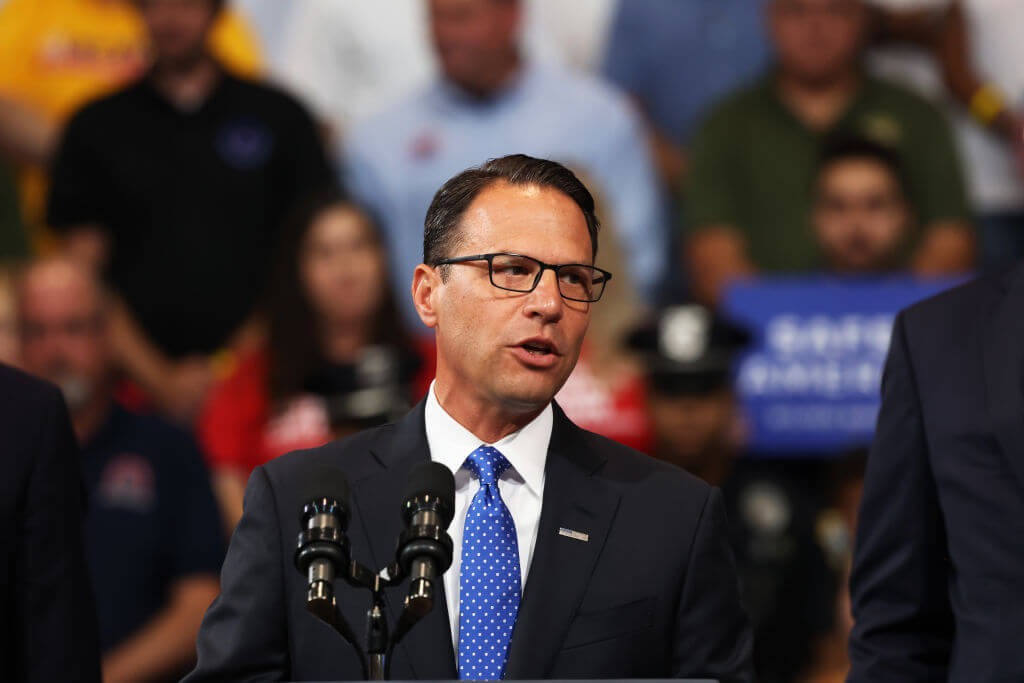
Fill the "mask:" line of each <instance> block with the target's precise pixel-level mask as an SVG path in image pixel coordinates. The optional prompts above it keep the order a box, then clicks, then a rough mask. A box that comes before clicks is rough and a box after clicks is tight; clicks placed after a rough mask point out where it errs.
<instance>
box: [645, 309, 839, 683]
mask: <svg viewBox="0 0 1024 683" xmlns="http://www.w3.org/2000/svg"><path fill="white" fill-rule="evenodd" d="M749 342H750V335H749V333H748V332H747V331H746V330H745V329H743V328H741V327H739V326H737V325H735V324H734V323H732V322H730V321H729V320H726V319H725V318H722V317H721V316H719V315H717V314H715V313H714V312H713V311H711V310H710V309H708V308H705V307H703V306H699V305H696V304H687V305H683V306H674V307H670V308H667V309H664V310H663V311H661V312H660V313H659V314H658V315H656V316H655V317H654V318H653V319H651V320H650V321H648V322H646V323H644V324H642V325H640V326H638V327H637V328H636V329H635V330H634V331H633V332H632V333H631V334H630V335H629V336H628V338H627V340H626V344H627V347H628V348H629V349H631V350H632V351H634V352H636V353H638V354H639V358H640V360H641V362H642V364H643V367H644V375H645V381H646V385H647V411H648V415H649V417H650V421H651V429H652V431H653V450H652V451H651V452H652V455H654V457H656V458H659V459H662V460H665V461H667V462H671V463H673V464H675V465H678V466H680V467H683V468H684V469H686V470H687V471H689V472H690V473H692V474H694V475H696V476H698V477H700V478H701V479H704V480H705V481H707V482H708V483H710V484H712V485H714V486H718V487H719V488H721V490H722V496H723V498H724V501H725V505H726V511H727V516H728V519H729V526H730V529H729V536H730V540H731V542H732V546H733V553H734V554H735V556H736V563H737V569H738V573H739V576H740V585H741V594H742V596H743V601H744V606H745V608H746V610H747V613H748V614H749V615H750V619H751V623H752V624H753V627H754V667H755V670H756V673H757V675H758V680H759V681H763V682H764V683H774V682H780V683H781V682H783V681H791V680H793V676H795V675H796V674H797V673H798V672H799V671H800V670H802V669H803V668H804V667H805V666H806V663H807V658H808V653H809V651H810V647H811V642H812V639H813V638H814V637H815V636H816V635H817V634H818V633H820V632H821V631H823V630H825V629H826V628H828V625H829V618H830V615H831V606H830V604H829V603H830V600H831V596H832V595H833V592H832V588H831V584H828V583H827V582H826V581H825V580H824V579H823V577H825V576H826V575H827V570H826V566H825V562H824V558H823V554H822V551H821V549H820V547H819V546H818V543H817V541H816V539H815V530H814V524H815V519H816V516H817V514H818V512H819V510H820V509H821V506H822V501H821V500H820V497H819V495H818V494H817V493H816V489H817V485H818V481H819V477H820V473H819V472H818V469H819V468H818V467H816V466H815V465H814V464H813V463H812V462H807V461H804V462H801V461H797V460H792V459H778V458H776V459H761V458H751V457H748V456H747V455H746V454H745V453H744V448H743V429H742V415H741V414H740V411H739V405H738V399H737V396H736V394H735V390H734V387H733V381H732V372H733V364H734V362H735V360H736V358H737V355H738V354H739V353H740V352H741V351H742V350H743V349H744V348H745V347H746V346H747V345H748V344H749Z"/></svg>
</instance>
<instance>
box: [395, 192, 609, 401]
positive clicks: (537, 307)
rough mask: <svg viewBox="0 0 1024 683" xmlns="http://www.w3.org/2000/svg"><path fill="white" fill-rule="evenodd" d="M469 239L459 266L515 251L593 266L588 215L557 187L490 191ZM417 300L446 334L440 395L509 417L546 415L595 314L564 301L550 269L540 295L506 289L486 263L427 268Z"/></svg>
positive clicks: (478, 205)
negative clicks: (496, 281) (478, 257)
mask: <svg viewBox="0 0 1024 683" xmlns="http://www.w3.org/2000/svg"><path fill="white" fill-rule="evenodd" d="M460 236H461V239H462V241H461V244H460V245H459V247H458V248H457V249H455V253H452V254H449V257H458V256H468V255H472V254H485V253H494V252H512V253H517V254H523V255H526V256H532V257H533V258H536V259H538V260H540V261H543V262H545V263H551V264H566V263H583V264H590V263H592V261H593V259H592V255H591V243H590V235H589V233H588V231H587V223H586V219H585V218H584V216H583V212H582V211H581V210H580V208H579V207H578V206H577V205H576V204H575V202H573V201H572V199H570V198H569V197H567V196H566V195H564V194H562V193H561V192H558V191H557V190H553V189H550V188H539V187H535V186H526V187H522V186H513V185H509V184H506V183H497V184H494V185H492V186H490V187H488V188H487V189H485V190H483V191H482V192H481V193H480V194H479V195H478V196H477V198H476V200H475V201H473V203H472V204H471V205H470V206H469V208H468V209H467V210H466V212H465V214H464V215H463V217H462V220H461V223H460ZM444 270H446V271H447V275H446V277H442V274H443V273H442V271H444ZM413 297H414V300H415V302H416V305H417V310H418V311H419V313H420V317H421V318H422V319H423V322H424V323H425V324H426V325H427V326H428V327H433V328H434V329H435V330H436V337H437V383H438V391H439V395H442V396H443V395H444V394H443V393H441V392H443V391H447V390H449V388H457V390H456V391H457V393H458V394H459V398H458V400H459V401H461V402H462V405H463V406H464V407H466V408H467V409H469V410H475V409H477V408H479V409H481V410H489V409H492V408H498V409H499V410H500V411H502V412H503V413H504V414H508V415H522V414H525V413H528V412H530V411H536V410H540V409H542V408H543V407H544V406H546V405H547V404H548V403H549V402H550V401H551V399H552V398H553V397H554V395H555V393H556V392H557V391H558V390H559V389H560V388H561V387H562V385H563V384H564V383H565V380H566V378H568V376H569V373H570V372H572V369H573V367H574V366H575V365H576V359H577V358H578V357H579V353H580V346H581V345H582V343H583V336H584V333H585V332H586V330H587V325H588V323H589V322H590V306H591V305H593V304H588V303H581V302H576V301H566V300H565V299H563V298H562V296H561V294H560V293H559V290H558V284H557V282H556V281H555V274H554V272H552V271H550V270H547V271H544V273H543V276H542V277H541V280H540V283H539V284H538V285H537V288H536V289H534V290H533V291H532V292H529V293H519V292H509V291H505V290H501V289H498V288H496V287H494V286H493V285H492V284H491V282H490V277H489V275H488V267H487V262H486V261H478V262H470V263H464V264H456V265H450V266H442V267H440V268H430V267H428V266H419V267H418V268H417V272H416V276H415V278H414V281H413ZM442 400H443V399H442Z"/></svg>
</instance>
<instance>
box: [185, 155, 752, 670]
mask: <svg viewBox="0 0 1024 683" xmlns="http://www.w3.org/2000/svg"><path fill="white" fill-rule="evenodd" d="M597 227H598V222H597V218H596V216H595V215H594V203H593V198H592V197H591V195H590V193H589V192H588V191H587V189H586V188H585V187H584V186H583V185H582V184H581V183H580V182H579V180H578V179H576V177H575V176H574V175H573V174H572V173H571V172H570V171H568V170H567V169H566V168H564V167H563V166H561V165H559V164H557V163H554V162H550V161H544V160H540V159H534V158H531V157H526V156H522V155H516V156H511V157H504V158H502V159H497V160H493V161H490V162H488V163H486V164H485V165H483V166H481V167H479V168H474V169H470V170H468V171H464V172H463V173H460V174H459V175H457V176H455V177H454V178H452V179H451V180H449V181H448V182H447V183H446V184H445V185H444V186H443V187H442V188H441V189H440V190H439V191H438V193H437V194H436V195H435V197H434V200H433V202H432V204H431V206H430V209H429V210H428V212H427V217H426V221H425V230H424V263H423V264H421V265H419V266H418V267H417V268H416V270H415V273H414V275H413V283H412V297H413V301H414V303H415V306H416V310H417V312H418V313H419V316H420V318H421V319H422V321H423V322H424V323H425V324H426V325H427V326H428V327H430V328H432V329H433V330H434V331H435V333H436V338H437V376H436V380H435V382H434V384H433V385H432V387H431V390H430V391H429V392H428V396H427V397H426V399H425V400H424V401H423V402H421V403H420V405H419V406H417V407H416V408H415V409H414V410H413V411H412V412H411V413H409V414H408V415H407V416H406V417H405V418H403V419H402V420H400V421H399V422H397V423H395V424H391V425H387V426H385V427H381V428H378V429H375V430H371V431H367V432H362V433H360V434H357V435H355V436H353V437H350V438H348V439H345V440H343V441H338V442H334V443H331V444H328V445H327V446H324V447H322V448H319V449H315V450H311V451H303V452H298V453H293V454H289V455H286V456H284V457H282V458H279V459H277V460H275V461H272V462H270V463H268V464H267V465H265V466H263V467H260V468H257V469H256V471H255V472H254V473H253V475H252V477H251V478H250V480H249V485H248V489H247V491H246V501H245V512H244V514H243V516H242V520H241V522H240V523H239V525H238V528H237V530H236V532H235V535H234V538H233V539H232V541H231V547H230V549H229V551H228V556H227V559H226V561H225V564H224V568H223V572H222V576H221V585H222V593H221V596H220V597H219V598H218V599H217V600H216V601H215V602H214V604H213V605H212V606H211V608H210V610H209V612H208V613H207V616H206V619H205V620H204V622H203V626H202V629H201V631H200V636H199V645H198V651H199V663H198V666H197V668H196V670H195V671H194V672H193V674H192V676H191V677H190V678H189V679H187V680H188V681H189V682H190V683H197V682H199V681H242V680H245V681H252V680H280V679H286V680H289V679H298V680H329V679H353V678H361V675H362V672H361V669H360V666H359V664H358V660H357V659H356V657H355V655H354V654H353V653H351V651H350V650H349V649H348V648H347V647H346V646H345V644H344V642H343V641H342V640H341V639H340V637H339V636H338V635H337V634H336V633H335V632H334V631H333V630H332V629H331V628H330V627H328V626H326V625H325V624H323V623H321V622H319V621H318V620H317V619H316V618H315V617H314V616H313V615H312V614H310V613H309V612H307V611H306V607H305V601H306V600H305V598H306V589H307V584H306V578H305V577H304V576H302V575H301V574H299V572H297V571H296V570H295V569H294V568H293V566H292V555H293V552H294V549H295V537H296V533H297V532H298V531H299V513H300V512H301V510H302V506H303V504H304V503H305V502H306V501H305V500H303V497H304V495H307V494H306V493H305V492H303V490H302V482H303V481H305V480H307V479H308V478H309V473H310V472H315V471H316V470H317V468H321V467H324V466H331V467H336V468H340V469H342V470H343V471H344V472H345V474H346V475H347V477H348V480H349V481H350V482H351V486H352V493H353V502H352V510H351V516H352V519H351V522H350V524H349V537H350V539H351V542H352V548H353V556H354V557H355V558H356V559H359V560H361V561H363V562H364V563H365V564H368V565H371V566H374V567H381V566H384V565H386V564H388V563H389V562H391V561H392V560H393V558H394V552H395V539H396V538H397V536H398V534H399V532H400V530H401V518H400V515H399V505H400V502H401V492H402V488H403V482H404V481H405V479H406V476H407V475H408V473H409V472H410V470H411V469H412V468H413V467H415V466H416V465H418V464H420V463H422V462H425V461H427V460H428V459H433V460H434V461H436V462H440V463H443V464H444V465H446V466H448V467H449V468H450V469H451V470H452V471H453V472H454V474H455V482H456V494H455V516H454V521H453V522H452V524H451V528H450V532H451V534H452V537H453V540H454V563H453V566H452V568H451V569H450V570H449V571H448V572H447V573H446V574H445V576H444V581H443V593H444V599H441V600H437V602H436V606H435V609H434V610H433V611H432V612H431V613H430V614H429V615H428V616H427V617H426V618H425V619H424V620H423V621H422V622H421V623H420V624H418V625H417V626H416V627H415V628H414V629H413V630H412V632H411V633H410V634H409V635H408V636H407V637H406V638H405V640H403V641H402V643H401V644H400V645H399V647H398V648H397V650H396V651H395V653H394V657H393V660H392V663H393V667H392V675H393V677H394V678H396V679H412V678H425V679H446V678H456V677H459V678H501V677H502V676H504V677H507V678H534V679H537V678H563V677H598V676H602V677H603V676H608V677H620V678H632V677H636V678H657V677H664V676H697V677H710V678H716V679H721V680H723V681H746V680H749V679H750V648H751V637H750V630H749V626H748V623H747V619H746V616H745V615H744V613H743V610H742V608H741V607H740V602H739V595H738V585H737V584H738V582H737V580H736V572H735V567H734V563H733V559H732V555H731V553H730V550H729V544H728V538H727V535H726V529H725V515H724V512H723V505H722V499H721V494H720V493H719V492H718V491H717V489H713V488H712V487H710V486H708V485H707V484H704V483H703V482H700V481H699V480H697V479H696V478H694V477H692V476H690V475H688V474H686V473H684V472H683V471H682V470H680V469H678V468H676V467H674V466H671V465H668V464H664V463H660V462H658V461H656V460H654V459H651V458H648V457H646V456H644V455H642V454H640V453H637V452H635V451H632V450H630V449H628V448H626V447H624V446H620V445H618V444H615V443H613V442H611V441H609V440H607V439H605V438H603V437H599V436H597V435H595V434H592V433H589V432H585V431H583V430H581V429H579V428H578V427H576V426H575V425H573V424H572V423H571V422H570V421H569V420H568V419H567V418H566V417H565V415H564V414H563V413H562V411H561V410H560V409H559V408H558V406H557V405H555V404H554V403H553V402H552V397H553V396H554V395H555V393H556V392H557V391H558V389H559V388H560V387H561V386H562V384H563V383H564V382H565V380H566V378H567V377H568V376H569V373H570V372H571V371H572V369H573V367H574V365H575V363H576V359H577V357H578V355H579V352H580V345H581V343H582V341H583V336H584V333H585V331H586V328H587V323H588V321H589V317H590V308H591V306H593V305H597V304H596V303H594V302H596V301H597V300H598V299H599V298H600V295H601V293H602V291H603V288H604V285H605V283H606V282H607V280H608V279H609V278H610V274H608V273H606V272H605V271H601V270H600V269H595V268H594V267H593V266H592V265H591V264H593V262H594V257H595V254H596V250H597ZM552 264H555V265H552ZM549 271H550V274H549ZM492 557H493V558H494V559H493V561H486V560H485V559H484V558H492ZM484 586H486V587H487V588H483V587H484ZM404 590H405V589H404V588H399V589H397V590H394V591H393V592H392V593H391V594H390V595H389V601H390V602H391V607H392V609H393V610H394V611H397V610H398V609H400V608H401V598H402V596H403V595H404ZM339 592H340V595H339V604H340V607H341V610H342V613H343V614H344V616H345V617H346V619H347V621H348V622H349V624H353V625H356V626H358V625H360V624H361V623H362V622H363V619H364V615H365V613H366V608H367V606H368V604H367V603H368V596H367V595H366V594H362V593H361V592H359V591H355V590H351V589H348V590H346V589H341V590H340V591H339ZM491 624H496V625H494V626H491Z"/></svg>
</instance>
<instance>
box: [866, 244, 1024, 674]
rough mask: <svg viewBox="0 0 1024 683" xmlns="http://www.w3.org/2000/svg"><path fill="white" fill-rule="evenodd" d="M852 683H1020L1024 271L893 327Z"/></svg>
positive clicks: (991, 280)
mask: <svg viewBox="0 0 1024 683" xmlns="http://www.w3.org/2000/svg"><path fill="white" fill-rule="evenodd" d="M851 590H852V599H853V610H854V616H855V619H856V626H855V628H854V631H853V636H852V638H851V642H850V653H851V657H852V664H853V668H852V673H851V675H850V681H851V682H854V683H862V682H864V683H866V682H867V681H872V682H875V681H879V682H881V681H900V682H901V683H906V682H910V683H913V682H916V681H946V680H949V681H965V682H966V681H971V682H972V683H984V682H985V681H1024V264H1022V265H1020V266H1018V267H1016V268H1015V269H1013V270H1011V271H1008V272H1006V273H1005V274H1003V275H1001V276H997V277H985V278H982V279H979V280H976V281H974V282H972V283H969V284H967V285H964V286H961V287H959V288H956V289H954V290H951V291H949V292H946V293H944V294H941V295H939V296H938V297H935V298H932V299H930V300H927V301H925V302H923V303H920V304H917V305H915V306H912V307H911V308H909V309H908V310H906V311H904V312H903V313H901V314H900V316H899V317H898V318H897V321H896V326H895V329H894V331H893V337H892V344H891V348H890V352H889V360H888V363H887V366H886V370H885V377H884V380H883V383H882V408H881V412H880V415H879V418H878V428H877V432H876V435H875V443H874V446H873V448H872V451H871V455H870V457H869V459H868V470H867V480H866V483H865V490H864V499H863V503H862V505H861V511H860V523H859V529H858V535H857V548H856V556H855V562H854V568H853V574H852V579H851Z"/></svg>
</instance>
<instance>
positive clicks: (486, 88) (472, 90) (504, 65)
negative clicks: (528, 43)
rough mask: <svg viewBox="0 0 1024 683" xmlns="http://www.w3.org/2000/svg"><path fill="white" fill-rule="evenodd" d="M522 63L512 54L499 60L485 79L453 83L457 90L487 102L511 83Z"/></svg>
mask: <svg viewBox="0 0 1024 683" xmlns="http://www.w3.org/2000/svg"><path fill="white" fill-rule="evenodd" d="M521 67H522V63H521V61H520V59H519V54H518V53H517V52H513V53H512V54H511V55H509V56H507V57H506V58H505V59H503V60H501V61H500V62H499V63H498V64H497V65H495V68H494V69H493V70H492V71H491V73H489V74H487V75H486V77H484V78H481V79H480V80H479V81H476V82H469V81H456V80H454V79H453V82H454V83H455V84H456V85H457V86H459V88H460V89H461V90H462V91H463V92H465V93H466V94H468V95H470V96H471V97H474V98H476V99H479V100H488V99H491V98H492V97H494V96H495V95H497V94H498V93H499V92H501V90H502V89H504V88H505V87H506V86H508V84H509V83H511V82H512V80H513V79H515V78H516V76H518V75H519V72H520V69H521Z"/></svg>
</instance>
